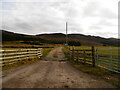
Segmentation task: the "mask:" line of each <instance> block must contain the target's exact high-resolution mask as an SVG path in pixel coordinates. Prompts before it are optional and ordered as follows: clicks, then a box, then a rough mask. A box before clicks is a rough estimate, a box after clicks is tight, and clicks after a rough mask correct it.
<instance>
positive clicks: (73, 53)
mask: <svg viewBox="0 0 120 90" xmlns="http://www.w3.org/2000/svg"><path fill="white" fill-rule="evenodd" d="M72 60H73V61H74V47H73V48H72Z"/></svg>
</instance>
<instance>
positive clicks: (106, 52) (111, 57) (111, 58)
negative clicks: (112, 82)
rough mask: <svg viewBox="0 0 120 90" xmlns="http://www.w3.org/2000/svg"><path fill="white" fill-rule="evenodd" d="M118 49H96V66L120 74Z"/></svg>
mask: <svg viewBox="0 0 120 90" xmlns="http://www.w3.org/2000/svg"><path fill="white" fill-rule="evenodd" d="M119 50H120V49H97V50H96V65H97V66H98V67H101V68H105V69H107V70H110V71H113V72H117V73H120V55H119Z"/></svg>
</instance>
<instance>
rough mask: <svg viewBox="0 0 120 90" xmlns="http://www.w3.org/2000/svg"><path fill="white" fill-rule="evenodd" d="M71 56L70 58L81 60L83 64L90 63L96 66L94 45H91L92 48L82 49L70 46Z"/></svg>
mask: <svg viewBox="0 0 120 90" xmlns="http://www.w3.org/2000/svg"><path fill="white" fill-rule="evenodd" d="M69 57H70V60H74V61H76V62H81V63H83V64H90V65H92V66H93V67H94V66H95V50H94V47H91V49H80V50H76V49H74V48H72V49H71V48H69Z"/></svg>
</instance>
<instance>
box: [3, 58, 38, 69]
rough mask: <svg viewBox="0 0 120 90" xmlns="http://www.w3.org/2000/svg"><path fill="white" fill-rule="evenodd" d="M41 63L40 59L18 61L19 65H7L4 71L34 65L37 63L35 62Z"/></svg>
mask: <svg viewBox="0 0 120 90" xmlns="http://www.w3.org/2000/svg"><path fill="white" fill-rule="evenodd" d="M38 61H40V59H38V58H34V59H29V60H27V59H26V60H21V61H18V62H17V63H14V64H8V65H5V66H3V67H2V70H3V71H4V70H9V69H13V68H17V67H20V66H23V65H29V64H32V63H35V62H38Z"/></svg>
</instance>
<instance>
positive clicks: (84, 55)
mask: <svg viewBox="0 0 120 90" xmlns="http://www.w3.org/2000/svg"><path fill="white" fill-rule="evenodd" d="M83 55H84V64H85V63H86V55H85V51H84V54H83Z"/></svg>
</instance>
